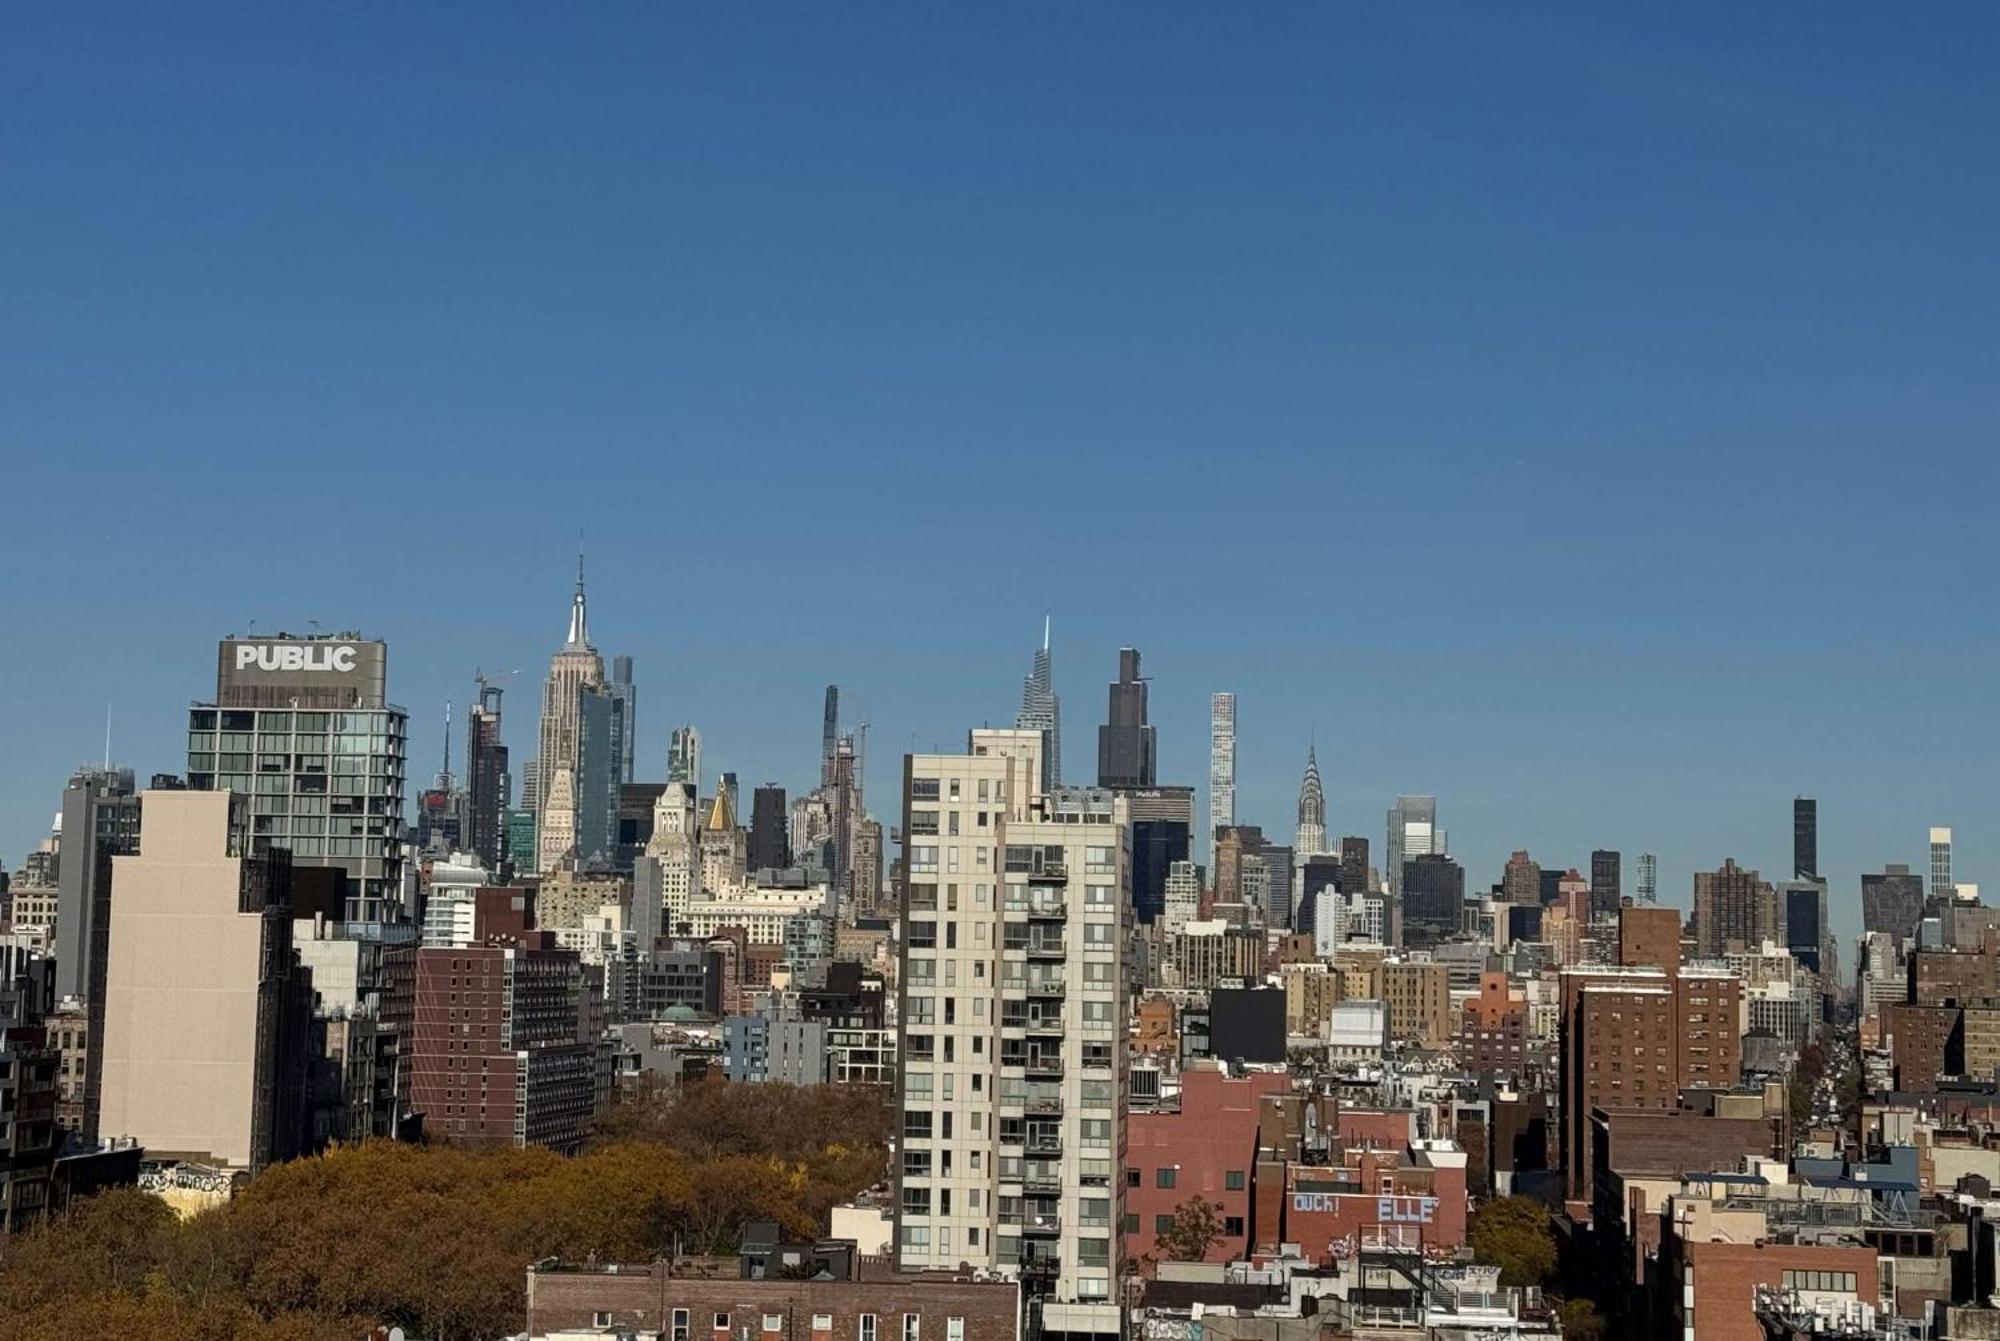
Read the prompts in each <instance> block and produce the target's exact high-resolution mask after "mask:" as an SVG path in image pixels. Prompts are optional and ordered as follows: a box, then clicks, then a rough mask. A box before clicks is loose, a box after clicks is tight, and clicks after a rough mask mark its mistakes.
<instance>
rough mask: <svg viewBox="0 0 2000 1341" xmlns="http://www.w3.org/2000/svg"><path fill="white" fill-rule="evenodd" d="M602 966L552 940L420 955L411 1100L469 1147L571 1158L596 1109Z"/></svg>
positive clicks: (433, 1127)
mask: <svg viewBox="0 0 2000 1341" xmlns="http://www.w3.org/2000/svg"><path fill="white" fill-rule="evenodd" d="M601 973H602V970H601V969H598V968H595V967H593V966H589V965H585V964H582V963H581V962H580V961H579V960H578V958H577V956H576V954H575V953H574V952H573V951H569V950H561V949H557V948H555V947H554V945H553V944H552V938H551V937H549V936H547V935H546V933H540V932H535V933H530V934H529V936H528V937H526V938H524V939H522V940H519V941H509V942H504V943H494V944H490V945H481V946H469V947H456V948H449V949H423V950H419V951H417V955H416V1018H415V1024H414V1027H413V1030H412V1039H411V1056H410V1090H411V1102H412V1103H413V1104H414V1106H415V1107H416V1109H417V1110H418V1111H419V1112H421V1113H422V1114H423V1115H424V1125H425V1129H426V1130H427V1131H429V1132H430V1133H432V1134H433V1135H436V1136H439V1137H442V1138H443V1139H445V1140H448V1141H462V1142H466V1143H469V1144H485V1143H494V1144H502V1145H517V1146H518V1145H546V1146H551V1147H553V1148H555V1149H558V1150H564V1151H573V1150H575V1149H576V1148H577V1147H578V1146H579V1145H581V1144H582V1141H583V1129H584V1125H585V1124H586V1123H587V1122H588V1121H589V1120H590V1118H591V1116H592V1114H593V1113H594V1112H595V1109H596V1101H597V1043H598V1037H599V1035H600V1034H601V1033H602V1032H603V1015H604V990H603V983H602V979H601V977H600V976H599V975H600V974H601Z"/></svg>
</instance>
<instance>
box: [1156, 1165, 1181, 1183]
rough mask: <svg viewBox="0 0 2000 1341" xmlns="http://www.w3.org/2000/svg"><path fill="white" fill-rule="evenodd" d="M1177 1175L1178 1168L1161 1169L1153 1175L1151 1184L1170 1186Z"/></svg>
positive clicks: (1178, 1174)
mask: <svg viewBox="0 0 2000 1341" xmlns="http://www.w3.org/2000/svg"><path fill="white" fill-rule="evenodd" d="M1179 1176H1180V1170H1179V1169H1161V1170H1159V1171H1158V1172H1157V1173H1155V1174H1154V1175H1153V1186H1154V1187H1172V1186H1173V1185H1174V1183H1175V1180H1176V1179H1177V1178H1178V1177H1179Z"/></svg>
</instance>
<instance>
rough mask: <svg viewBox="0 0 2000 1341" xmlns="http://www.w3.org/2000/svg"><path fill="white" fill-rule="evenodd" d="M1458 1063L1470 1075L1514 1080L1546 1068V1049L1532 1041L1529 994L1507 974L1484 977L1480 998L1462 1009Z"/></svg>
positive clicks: (1475, 998) (1482, 975) (1481, 982)
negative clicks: (1496, 1075) (1493, 1074)
mask: <svg viewBox="0 0 2000 1341" xmlns="http://www.w3.org/2000/svg"><path fill="white" fill-rule="evenodd" d="M1458 1060H1459V1064H1460V1065H1461V1066H1463V1067H1464V1068H1465V1069H1466V1070H1468V1071H1472V1072H1475V1073H1477V1072H1498V1073H1501V1074H1505V1075H1511V1076H1519V1075H1523V1074H1525V1073H1526V1072H1528V1071H1530V1070H1539V1069H1540V1068H1541V1066H1542V1065H1544V1064H1545V1062H1546V1055H1545V1049H1543V1048H1541V1047H1539V1046H1538V1045H1536V1044H1535V1043H1534V1042H1532V1041H1531V1039H1530V1037H1529V1031H1528V997H1527V993H1525V992H1523V991H1521V990H1520V989H1519V988H1517V987H1514V986H1513V985H1512V984H1511V983H1510V982H1509V981H1508V978H1507V975H1506V974H1504V973H1482V974H1480V975H1479V994H1478V995H1477V996H1474V997H1471V998H1469V999H1468V1000H1467V1001H1466V1003H1465V1005H1464V1006H1463V1007H1462V1008H1461V1009H1460V1011H1459V1016H1458Z"/></svg>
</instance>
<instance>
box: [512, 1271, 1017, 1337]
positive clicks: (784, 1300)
mask: <svg viewBox="0 0 2000 1341" xmlns="http://www.w3.org/2000/svg"><path fill="white" fill-rule="evenodd" d="M871 1267H872V1269H871ZM856 1274H857V1275H858V1277H859V1279H852V1280H788V1279H770V1278H766V1279H762V1280H757V1279H744V1278H742V1277H740V1276H739V1275H738V1274H737V1263H736V1261H735V1259H727V1260H716V1259H706V1258H704V1259H695V1260H694V1261H687V1262H678V1263H667V1262H654V1263H651V1264H647V1265H637V1266H634V1265H621V1266H605V1267H567V1266H548V1267H536V1268H530V1270H529V1272H528V1332H529V1334H530V1335H532V1336H544V1335H547V1334H548V1333H549V1332H553V1331H576V1330H590V1329H601V1328H611V1327H616V1328H623V1329H627V1330H631V1331H645V1332H658V1333H659V1335H660V1338H661V1341H744V1339H745V1338H749V1339H750V1341H1018V1338H1019V1337H1020V1335H1021V1293H1020V1286H1019V1285H1018V1284H1016V1283H1013V1282H1000V1281H971V1280H967V1279H964V1278H962V1277H961V1278H953V1277H951V1276H918V1275H899V1274H897V1273H895V1272H893V1271H890V1270H889V1269H888V1268H887V1266H886V1265H879V1266H877V1265H874V1264H871V1263H870V1262H869V1260H868V1259H863V1264H862V1269H861V1270H860V1271H859V1272H857V1273H856Z"/></svg>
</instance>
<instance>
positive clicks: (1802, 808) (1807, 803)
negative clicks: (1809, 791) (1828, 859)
mask: <svg viewBox="0 0 2000 1341" xmlns="http://www.w3.org/2000/svg"><path fill="white" fill-rule="evenodd" d="M1792 879H1794V880H1817V879H1819V802H1818V801H1815V800H1814V799H1813V798H1812V797H1810V796H1794V797H1793V798H1792Z"/></svg>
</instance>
